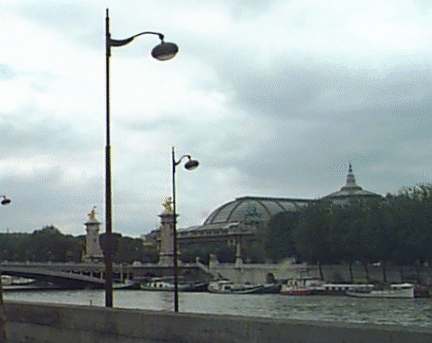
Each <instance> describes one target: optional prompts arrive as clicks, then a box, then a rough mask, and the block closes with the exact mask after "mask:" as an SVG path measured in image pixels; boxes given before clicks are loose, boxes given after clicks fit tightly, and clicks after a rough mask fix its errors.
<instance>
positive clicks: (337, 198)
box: [144, 163, 382, 263]
mask: <svg viewBox="0 0 432 343" xmlns="http://www.w3.org/2000/svg"><path fill="white" fill-rule="evenodd" d="M381 198H382V196H381V195H379V194H376V193H373V192H370V191H367V190H364V189H363V188H362V187H360V186H359V185H357V183H356V180H355V176H354V173H353V170H352V165H351V163H350V164H349V168H348V174H347V176H346V182H345V185H344V186H342V187H341V188H340V190H338V191H336V192H333V193H330V194H328V195H326V196H324V197H322V198H320V199H297V198H276V197H257V196H244V197H239V198H236V199H234V200H231V201H229V202H227V203H225V204H222V205H221V206H219V207H218V208H216V209H215V210H214V211H213V212H211V214H210V215H209V216H208V217H207V218H206V220H205V221H204V222H203V223H202V224H200V225H196V226H191V227H188V228H183V229H179V230H178V231H177V241H178V244H179V250H180V251H181V250H182V249H188V248H193V247H203V246H206V247H220V246H221V245H227V246H229V247H232V248H234V249H235V252H236V261H237V263H241V257H242V256H241V251H242V248H243V247H244V246H248V245H251V244H253V243H254V242H256V241H257V239H259V238H258V235H257V234H258V232H259V230H260V229H262V228H265V227H267V225H268V223H269V221H270V220H271V218H272V217H273V216H275V215H277V214H279V213H282V212H285V213H289V212H297V211H299V210H300V209H301V208H303V207H305V206H307V205H308V204H310V203H312V202H315V201H319V200H321V199H322V200H327V201H331V202H333V203H335V204H338V205H343V204H347V203H349V202H350V201H353V200H359V199H381ZM144 242H145V244H147V245H157V246H158V247H159V248H160V247H161V246H164V245H165V244H166V243H164V242H163V239H162V240H161V230H160V229H156V230H154V231H152V232H151V233H150V234H148V235H146V236H145V237H144Z"/></svg>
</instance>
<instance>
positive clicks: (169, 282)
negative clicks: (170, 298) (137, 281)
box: [140, 278, 207, 292]
mask: <svg viewBox="0 0 432 343" xmlns="http://www.w3.org/2000/svg"><path fill="white" fill-rule="evenodd" d="M140 288H141V289H142V290H146V291H174V288H175V285H174V280H173V279H172V278H153V279H151V280H149V281H147V282H143V283H141V286H140ZM177 289H178V291H179V292H202V291H205V290H206V289H207V283H206V282H195V281H190V282H187V281H183V280H182V281H180V280H179V281H178V283H177Z"/></svg>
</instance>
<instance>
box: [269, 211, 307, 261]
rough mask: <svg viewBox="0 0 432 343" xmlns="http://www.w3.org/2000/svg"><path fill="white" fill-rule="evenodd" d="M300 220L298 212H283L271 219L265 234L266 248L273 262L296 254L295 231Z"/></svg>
mask: <svg viewBox="0 0 432 343" xmlns="http://www.w3.org/2000/svg"><path fill="white" fill-rule="evenodd" d="M298 221H299V214H298V213H297V212H281V213H278V214H276V215H274V216H273V217H272V218H271V219H270V222H269V224H268V226H267V230H266V232H265V234H264V250H265V253H266V256H267V257H268V258H270V259H271V260H272V261H273V262H278V261H280V260H282V259H283V258H286V257H291V256H295V255H296V249H295V244H294V238H293V231H294V228H295V227H296V226H297V224H298Z"/></svg>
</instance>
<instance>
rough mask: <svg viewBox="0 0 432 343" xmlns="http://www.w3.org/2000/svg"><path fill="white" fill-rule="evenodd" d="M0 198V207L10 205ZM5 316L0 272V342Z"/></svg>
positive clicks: (0, 340)
mask: <svg viewBox="0 0 432 343" xmlns="http://www.w3.org/2000/svg"><path fill="white" fill-rule="evenodd" d="M0 198H1V199H2V200H1V201H0V204H1V205H3V206H4V205H8V204H10V203H11V200H10V199H9V198H8V197H6V195H0ZM5 325H6V314H5V310H4V303H3V286H2V282H1V272H0V342H6V328H5Z"/></svg>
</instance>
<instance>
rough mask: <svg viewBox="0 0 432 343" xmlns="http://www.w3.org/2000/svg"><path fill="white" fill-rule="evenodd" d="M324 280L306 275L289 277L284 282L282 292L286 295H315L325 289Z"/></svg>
mask: <svg viewBox="0 0 432 343" xmlns="http://www.w3.org/2000/svg"><path fill="white" fill-rule="evenodd" d="M323 284H324V282H323V281H322V280H320V279H317V278H312V277H305V278H295V279H288V280H286V282H285V283H283V284H282V289H281V291H280V293H281V294H284V295H313V294H320V293H322V291H323V289H324V288H323Z"/></svg>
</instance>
